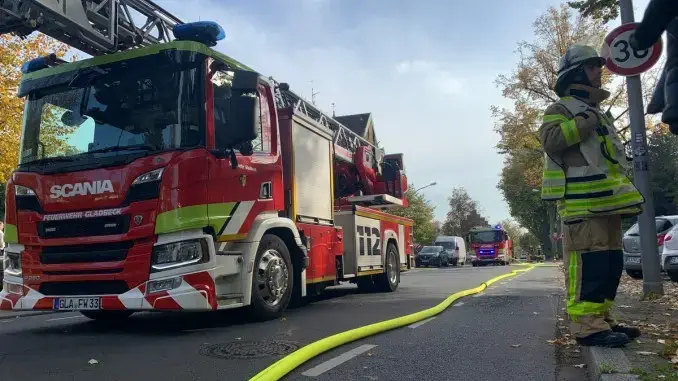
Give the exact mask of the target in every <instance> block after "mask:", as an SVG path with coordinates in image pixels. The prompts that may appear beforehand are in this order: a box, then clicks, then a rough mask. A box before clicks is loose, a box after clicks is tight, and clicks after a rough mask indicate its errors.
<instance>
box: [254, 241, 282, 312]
mask: <svg viewBox="0 0 678 381" xmlns="http://www.w3.org/2000/svg"><path fill="white" fill-rule="evenodd" d="M257 275H258V280H259V282H258V286H259V290H260V292H261V293H262V297H263V299H264V301H265V302H266V303H268V304H269V305H272V306H273V305H276V304H278V303H280V301H281V300H282V298H283V295H285V292H286V291H287V283H288V281H289V270H288V268H287V264H286V263H285V261H284V260H283V258H282V255H280V253H279V252H278V251H277V250H273V249H270V250H267V251H265V252H264V253H263V254H262V256H261V260H260V261H259V266H258V274H257Z"/></svg>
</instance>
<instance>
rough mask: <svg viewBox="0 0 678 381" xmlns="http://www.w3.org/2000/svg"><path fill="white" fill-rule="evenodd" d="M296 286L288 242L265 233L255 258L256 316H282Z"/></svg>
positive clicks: (252, 311)
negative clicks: (286, 243) (294, 284)
mask: <svg viewBox="0 0 678 381" xmlns="http://www.w3.org/2000/svg"><path fill="white" fill-rule="evenodd" d="M292 287H293V268H292V261H291V259H290V252H289V250H288V249H287V246H285V242H284V241H283V240H282V239H280V237H278V236H276V235H274V234H265V235H264V236H263V237H262V238H261V241H260V243H259V248H258V249H257V256H256V258H255V260H254V271H253V274H252V304H251V305H250V312H251V314H252V317H253V318H255V319H257V320H270V319H275V318H277V317H279V316H280V315H282V313H283V312H284V311H285V309H286V308H287V306H288V304H289V303H290V298H291V296H292Z"/></svg>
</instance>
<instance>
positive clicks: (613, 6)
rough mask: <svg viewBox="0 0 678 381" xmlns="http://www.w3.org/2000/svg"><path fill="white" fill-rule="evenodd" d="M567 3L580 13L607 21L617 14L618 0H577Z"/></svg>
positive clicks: (614, 17)
mask: <svg viewBox="0 0 678 381" xmlns="http://www.w3.org/2000/svg"><path fill="white" fill-rule="evenodd" d="M567 4H568V5H569V6H570V7H572V8H574V9H576V10H578V11H579V12H581V14H582V15H584V16H587V17H592V18H595V19H599V20H602V21H603V22H604V23H608V22H610V21H612V20H614V19H616V18H617V16H619V0H579V1H568V2H567Z"/></svg>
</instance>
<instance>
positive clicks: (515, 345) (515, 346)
mask: <svg viewBox="0 0 678 381" xmlns="http://www.w3.org/2000/svg"><path fill="white" fill-rule="evenodd" d="M511 347H513V348H520V344H511Z"/></svg>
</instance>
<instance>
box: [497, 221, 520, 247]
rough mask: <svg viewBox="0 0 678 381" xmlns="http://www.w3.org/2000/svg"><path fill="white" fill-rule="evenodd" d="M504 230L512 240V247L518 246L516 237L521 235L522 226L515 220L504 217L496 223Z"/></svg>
mask: <svg viewBox="0 0 678 381" xmlns="http://www.w3.org/2000/svg"><path fill="white" fill-rule="evenodd" d="M498 225H501V227H502V228H503V229H504V231H506V234H508V236H509V238H510V239H511V240H513V247H514V249H515V248H518V247H519V246H520V244H519V242H518V238H519V237H520V236H522V235H523V228H522V227H521V226H520V224H518V223H517V222H516V221H514V220H512V219H505V220H503V221H501V222H499V223H498Z"/></svg>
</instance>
